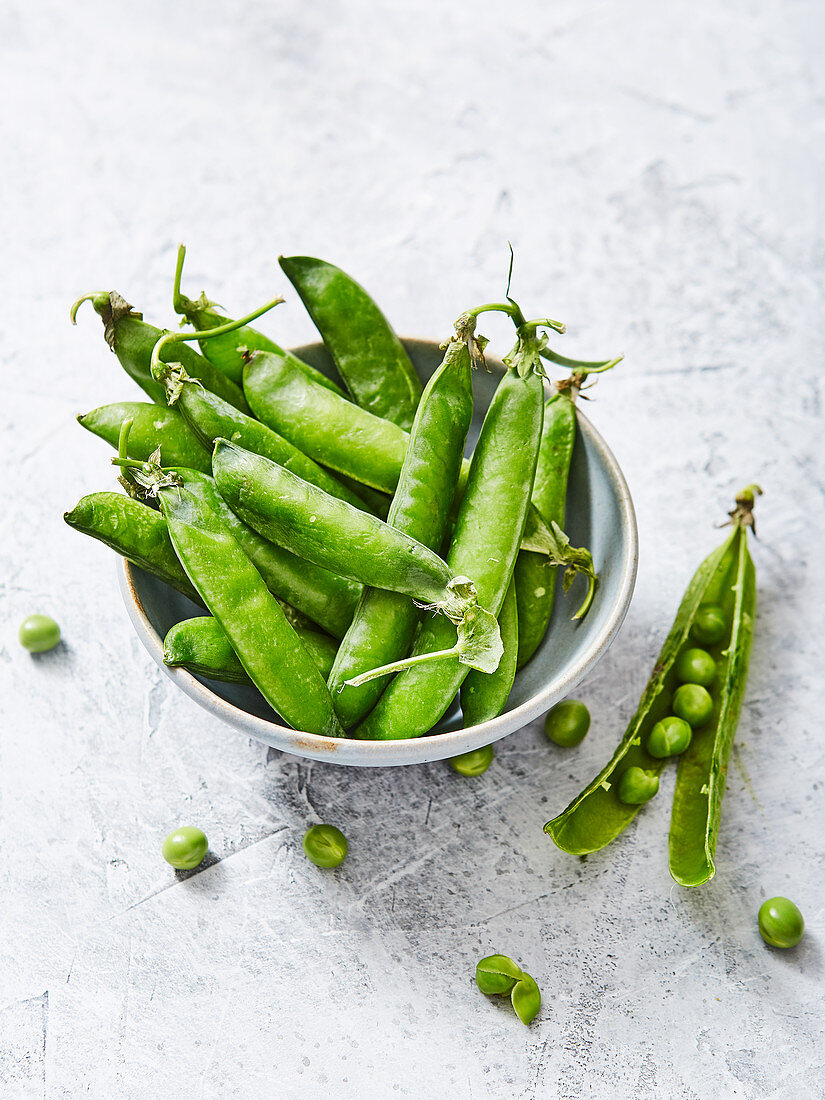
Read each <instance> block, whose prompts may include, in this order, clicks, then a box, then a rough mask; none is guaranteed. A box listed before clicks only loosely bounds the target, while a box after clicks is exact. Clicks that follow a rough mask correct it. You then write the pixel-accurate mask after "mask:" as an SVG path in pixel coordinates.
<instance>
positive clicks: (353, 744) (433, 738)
mask: <svg viewBox="0 0 825 1100" xmlns="http://www.w3.org/2000/svg"><path fill="white" fill-rule="evenodd" d="M401 340H402V343H404V344H405V345H408V344H411V345H429V346H430V347H432V346H433V345H435V346H436V347H437V346H438V345H437V342H436V341H433V340H426V339H422V338H421V337H401ZM321 346H322V345H321V344H320V342H315V343H312V344H304V345H301V346H300V347H297V348H293V349H292V352H293V354H297V355H300V353H301V352H302V351H308V350H310V349H315V350H317V349H318V348H319V347H321ZM490 364H491V366H492V368H493V370H497V369H503V367H502V365H501V364H500V363H499V362H498V361H497V360H496V359H494V358H493V357H490ZM576 418H577V425H578V428H579V430H580V431H581V432H582V433H583V434H584V435H585V436H587V437H588V441H589V443H590V444H591V445H592V446H593V447H594V448H595V450H596V451H597V452H598V453H599V456H600V458H601V460H602V462H603V463H604V466H605V468H606V469H607V471H608V474H609V476H610V478H611V480H612V482H613V483H614V485H616V487H617V489H618V492H617V505H618V508H619V517H620V524H621V527H622V530H623V532H624V535H625V537H624V540H623V548H624V552H623V554H622V557H621V559H620V560H619V561H617V562H616V563H615V568H616V569H617V571H618V572H619V575H620V577H621V582H620V586H619V592H618V596H617V598H616V600H615V603H614V605H613V607H612V608H611V610H610V613H609V615H608V616H607V620H606V622H605V623H604V625H603V626H602V627H601V629H600V630H599V632H598V634H597V635H596V637H595V638H594V640H593V641H592V642H591V644H590V646H588V648H587V650H586V651H585V652H584V653H583V654H582V655H581V657H579V658H578V660H577V661H576V662H575V663H574V664H573V665H572V666H571V667H570V668H568V669H567V670H566V671H565V672H564V673H563V674H560V675H558V676H555V677H553V678H552V679H551V681H550V683H549V684H547V685H546V686H545V687H544V688H543V689H542V690H541V691H540V692H538V693H537V694H536V695H534V696H532V697H531V698H530V699H528V700H526V701H525V702H524V703H522V704H521V705H520V706H518V707H515V708H514V709H513V710H509V711H505V712H504V713H503V714H501V715H499V717H498V718H492V719H490V721H488V722H482V723H481V724H480V725H477V726H471V727H469V728H468V729H463V728H462V729H456V730H449V731H448V732H446V733H436V734H431V735H425V736H423V737H413V738H406V739H401V740H399V739H394V740H390V739H388V740H386V741H365V740H361V739H359V738H337V737H324V736H322V735H320V734H315V733H306V732H304V731H301V730H295V729H293V728H292V727H291V726H281V725H278V724H277V723H275V722H270V721H268V720H267V719H265V718H260V717H258V716H257V715H254V714H250V713H249V712H248V711H245V710H243V709H242V708H240V707H237V706H235V705H234V704H233V703H230V702H228V701H227V700H226V699H224V698H223V697H222V696H220V695H217V694H216V693H215V692H214V691H212V690H211V689H210V688H208V687H207V686H206V685H205V684H202V683H201V681H200V680H198V679H197V677H196V676H194V675H193V674H192V673H191V672H188V671H187V670H186V669H184V668H172V667H170V666H169V665H166V664H164V662H163V639H162V638H161V637H160V635H159V634H158V632H157V631H156V630H155V628H154V627H153V626H152V623H151V622H150V620H149V617H148V615H147V613H146V609H145V608H144V606H143V603H142V601H141V598H140V594H139V592H138V590H137V587H136V584H135V574H134V569H135V568H136V567H135V566H133V565H132V563H131V562H129V561H127V560H126V559H125V558H121V559H119V562H118V580H119V586H120V592H121V596H122V598H123V602H124V604H125V606H126V611H127V614H128V615H129V618H130V620H131V622H132V625H133V627H134V629H135V632H136V633H137V636H138V638H139V639H140V641H141V643H142V644H143V646H144V647H145V649H146V650H147V651H148V652H149V655H150V656H151V657H152V659H153V660H154V661H155V663H156V664H157V665H158V666H159V667H160V668H161V669H163V671H164V672H165V673H166V675H167V676H169V678H170V679H171V680H172V681H173V682H174V683H176V684H177V686H178V687H179V688H180V689H181V690H182V691H183V692H184V693H185V694H186V695H188V696H189V698H190V699H193V700H194V701H195V702H196V703H199V704H200V705H201V706H202V707H204V709H206V710H208V711H209V712H210V713H211V714H213V715H214V716H215V717H217V718H220V719H221V720H222V721H224V722H226V723H227V724H228V725H230V726H233V727H234V728H236V729H239V730H242V731H243V732H244V733H247V734H248V735H249V736H251V737H254V738H255V739H256V740H258V741H262V742H263V743H265V744H267V745H270V746H272V747H273V748H277V749H280V750H281V751H282V752H286V753H289V754H291V755H294V756H301V757H305V758H310V759H315V760H323V761H327V762H329V763H335V764H344V765H350V766H354V767H393V766H398V765H404V764H420V763H426V762H429V761H432V760H443V759H446V758H448V757H452V756H457V755H459V754H460V753H464V752H470V751H472V750H473V749H476V748H480V747H481V746H482V745H489V744H492V743H493V742H495V741H498V740H500V739H501V738H502V737H506V736H507V735H508V734H510V733H514V732H515V731H516V730H519V729H521V728H523V727H524V726H525V725H527V724H528V723H529V722H531V721H533V719H535V718H537V717H538V716H539V715H540V714H542V713H543V712H544V711H547V710H549V709H550V707H551V706H553V705H554V704H555V703H557V702H558V701H559V700H561V699H563V698H564V697H565V696H567V695H569V693H570V692H571V691H572V690H573V689H574V688H575V687H576V686H577V685H578V684H579V683H581V681H582V680H583V679H584V678H585V676H587V674H588V673H589V672H590V671H591V669H593V668H594V667H595V665H596V664H597V663H598V662H599V661H600V660H601V658H602V656H603V655H604V653H605V652H606V650H607V649H608V648H609V646H610V644H611V643H612V641H613V639H614V638H615V637H616V634H617V633H618V631H619V628H620V627H621V625H622V623H623V621H624V618H625V616H626V614H627V611H628V608H629V606H630V601H631V598H632V595H633V589H634V586H635V582H636V573H637V568H638V558H639V554H638V529H637V525H636V513H635V509H634V507H633V501H632V499H631V497H630V490H629V489H628V486H627V481H626V480H625V477H624V474H623V473H622V470H621V468H620V466H619V464H618V462H617V461H616V458H615V456H614V455H613V452H612V451H611V450H610V448H609V447H608V446H607V444H606V443H605V441H604V439H603V437H602V435H601V434H600V433H599V432H598V431H597V430H596V428H595V427H594V426H593V425H592V424H591V422H590V421H589V420H588V419H587V417H586V416H585V415H584V413H583V412H582V411H581V409H580V408H579V407H578V406H577V407H576Z"/></svg>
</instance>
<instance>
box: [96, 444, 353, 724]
mask: <svg viewBox="0 0 825 1100" xmlns="http://www.w3.org/2000/svg"><path fill="white" fill-rule="evenodd" d="M113 462H114V463H116V464H117V465H119V466H121V467H122V468H123V469H124V470H126V471H128V476H129V477H131V478H132V479H133V480H134V481H135V483H136V484H137V485H139V486H140V487H141V488H142V489H143V490H144V491H145V492H147V493H149V494H151V495H152V496H154V497H156V498H157V500H158V503H159V505H160V509H161V512H162V513H163V516H164V518H165V519H166V524H167V527H168V528H169V535H170V537H171V539H172V545H173V546H174V548H175V553H176V554H177V556H178V559H179V561H180V563H181V565H182V566H183V567H184V569H185V570H186V574H187V576H188V577H189V579H190V581H191V582H192V584H193V585H194V587H195V588H196V589H197V591H198V593H199V595H200V597H201V599H202V600H203V602H204V604H205V605H206V607H207V608H208V609H209V611H211V613H212V615H213V616H214V617H215V619H216V620H217V621H218V623H219V624H220V626H221V627H222V628H223V630H224V632H225V634H226V636H227V638H228V639H229V641H230V643H231V645H232V648H233V649H234V651H235V653H236V654H237V656H238V659H239V660H240V662H241V664H242V665H243V667H244V669H245V671H246V673H247V675H248V676H249V678H250V679H251V680H252V682H253V684H254V685H255V686H256V687H257V688H258V690H259V691H260V693H261V694H262V695H263V697H264V699H266V701H267V702H268V703H269V704H270V706H271V707H272V708H273V709H274V710H275V711H276V712H277V713H278V714H279V715H280V716H281V717H282V718H283V719H284V720H285V721H286V722H288V723H289V724H290V725H291V726H293V727H294V728H295V729H297V730H303V731H306V732H307V733H317V734H323V735H325V736H328V737H338V736H342V735H343V730H342V729H341V726H340V725H339V723H338V719H337V718H336V717H335V711H334V710H333V707H332V698H331V696H330V694H329V690H328V688H327V685H326V683H325V681H324V679H323V677H322V676H321V673H320V672H319V671H318V667H317V665H316V664H315V663H314V661H313V660H312V657H311V656H310V654H309V652H308V650H307V648H306V646H305V645H304V643H303V642H302V641H301V639H300V638H299V636H298V635H297V634H296V632H295V630H294V629H293V627H292V626H290V624H289V622H288V620H287V618H286V616H285V615H284V612H283V610H282V608H281V606H280V604H279V603H278V601H277V600H276V599H275V597H274V596H273V595H272V593H271V592H270V591H269V589H268V588H267V586H266V584H265V583H264V580H263V578H262V577H261V575H260V573H259V572H258V570H257V569H256V568H255V566H254V565H253V564H252V562H251V561H250V560H249V558H248V557H247V555H246V553H245V552H244V551H243V549H242V548H241V546H240V545H239V544H238V542H237V541H236V539H235V538H234V537H233V534H232V532H231V530H230V528H229V526H228V525H227V524H226V523H225V522H224V520H223V518H222V516H221V515H220V514H219V513H218V512H216V511H214V510H213V509H212V508H210V507H209V506H208V505H207V504H206V503H205V502H204V501H203V499H198V498H197V497H196V496H195V495H194V494H193V493H191V492H190V491H189V489H187V488H185V487H184V486H183V485H182V483H181V478H180V477H179V476H178V475H177V474H175V473H172V472H170V471H164V470H162V469H161V468H160V467H159V466H156V465H155V464H154V463H152V462H148V463H143V464H140V463H137V462H135V461H134V460H132V459H122V458H117V459H113Z"/></svg>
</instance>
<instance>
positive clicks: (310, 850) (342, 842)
mask: <svg viewBox="0 0 825 1100" xmlns="http://www.w3.org/2000/svg"><path fill="white" fill-rule="evenodd" d="M347 850H348V845H347V838H346V837H345V836H344V834H343V833H342V832H341V830H340V829H336V827H335V826H334V825H313V826H312V828H311V829H307V831H306V833H305V834H304V853H305V854H306V857H307V859H308V860H309V861H310V862H311V863H314V864H315V866H316V867H339V866H340V865H341V864H342V863H343V862H344V860H345V859H346V857H347Z"/></svg>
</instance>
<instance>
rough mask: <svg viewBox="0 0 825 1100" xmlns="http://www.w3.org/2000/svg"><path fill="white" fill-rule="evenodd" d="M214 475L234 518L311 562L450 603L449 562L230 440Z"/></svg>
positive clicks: (222, 443)
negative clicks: (446, 597)
mask: <svg viewBox="0 0 825 1100" xmlns="http://www.w3.org/2000/svg"><path fill="white" fill-rule="evenodd" d="M212 469H213V471H214V475H215V481H216V483H217V486H218V489H219V491H220V493H221V496H222V497H223V498H224V500H226V502H227V503H228V504H229V506H230V508H231V509H232V510H233V512H235V514H236V515H238V516H239V517H240V518H241V519H242V520H243V521H244V522H245V523H247V524H249V526H250V527H253V528H254V529H255V530H256V531H258V532H259V533H260V534H261V535H263V536H264V538H267V539H269V540H270V541H271V542H274V543H277V544H278V545H280V546H284V547H286V548H287V549H289V550H290V551H291V552H292V553H294V554H296V555H297V556H298V557H300V558H302V559H303V560H304V561H306V562H313V563H315V564H316V565H318V566H323V567H324V568H327V569H331V570H334V571H335V572H336V573H338V574H340V576H342V577H349V578H350V579H351V580H354V581H361V582H362V583H363V584H369V585H372V587H374V588H386V589H389V590H390V591H393V592H403V593H404V594H406V595H407V596H412V597H413V598H415V599H418V600H421V601H422V602H426V603H437V602H440V601H441V600H443V599H444V598H445V596H446V594H447V586H448V584H449V583H450V581H451V580H452V579H453V576H454V574H453V573H452V572H451V571H450V569H449V568H448V566H447V565H446V564H445V562H444V561H442V559H441V558H439V557H438V555H437V554H435V553H433V551H432V550H429V549H428V548H427V547H426V546H422V544H421V543H420V542H417V541H416V540H415V539H412V538H410V537H409V535H405V534H404V533H403V531H399V530H397V529H396V528H395V527H390V526H389V525H388V524H386V523H384V522H383V521H382V520H380V519H378V518H377V516H371V515H369V513H367V512H362V511H359V510H358V509H357V508H353V507H352V506H351V505H349V504H347V503H346V502H345V501H343V500H338V499H337V498H336V497H331V496H330V495H329V494H328V493H325V492H323V490H321V489H319V488H317V486H315V485H310V484H309V482H307V481H303V480H302V479H301V478H299V477H296V476H295V475H294V474H292V473H290V471H289V470H285V469H284V468H283V466H279V465H278V464H277V463H275V462H270V461H269V459H266V458H262V457H261V456H260V455H255V454H252V453H251V452H250V451H246V450H244V449H243V448H242V447H238V446H236V445H235V444H234V443H229V442H228V441H227V440H225V439H219V440H218V441H217V443H216V444H215V452H214V454H213V456H212ZM292 602H294V601H290V603H292Z"/></svg>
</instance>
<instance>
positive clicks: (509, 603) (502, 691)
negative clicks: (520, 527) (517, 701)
mask: <svg viewBox="0 0 825 1100" xmlns="http://www.w3.org/2000/svg"><path fill="white" fill-rule="evenodd" d="M498 625H499V629H500V630H501V641H502V644H503V645H504V653H503V654H502V657H501V661H500V662H499V666H498V668H497V669H496V670H495V672H491V673H489V674H488V673H486V672H480V671H479V670H478V669H475V668H474V669H471V670H470V672H469V673H468V674H467V679H466V680H465V681H464V683H463V684H462V685H461V710H462V713H463V715H464V727H465V729H469V727H470V726H479V725H481V723H482V722H489V721H490V719H492V718H498V716H499V715H500V714H501V712H502V711H503V710H504V708H505V706H506V705H507V697H508V696H509V694H510V691H511V689H512V687H513V681H514V680H515V678H516V659H517V657H518V639H519V634H518V605H517V602H516V588H515V577H514V578H513V580H511V581H510V584H509V587H508V588H507V593H506V595H505V597H504V603H503V604H502V605H501V611H500V612H499V616H498Z"/></svg>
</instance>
